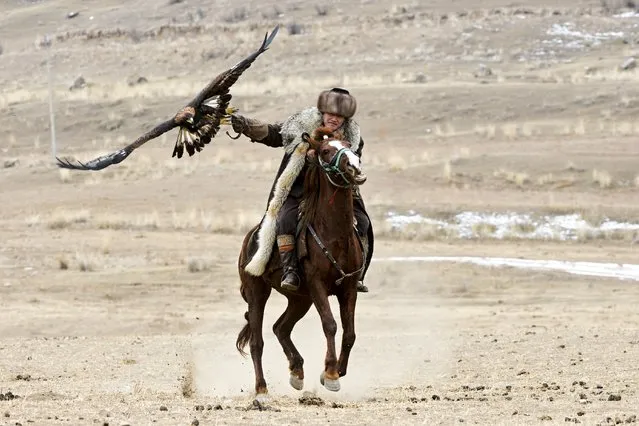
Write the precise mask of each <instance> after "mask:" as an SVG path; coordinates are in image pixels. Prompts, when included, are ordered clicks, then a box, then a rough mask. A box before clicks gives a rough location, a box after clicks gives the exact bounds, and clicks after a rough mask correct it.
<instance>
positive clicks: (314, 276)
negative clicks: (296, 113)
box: [236, 127, 366, 401]
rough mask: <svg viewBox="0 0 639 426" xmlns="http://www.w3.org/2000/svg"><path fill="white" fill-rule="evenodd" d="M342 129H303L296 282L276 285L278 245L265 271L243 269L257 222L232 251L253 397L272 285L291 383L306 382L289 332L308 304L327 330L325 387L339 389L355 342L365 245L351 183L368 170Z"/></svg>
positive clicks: (261, 389) (261, 385)
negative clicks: (335, 307)
mask: <svg viewBox="0 0 639 426" xmlns="http://www.w3.org/2000/svg"><path fill="white" fill-rule="evenodd" d="M340 137H341V135H340V134H339V133H333V132H331V131H330V129H328V128H325V127H320V128H318V129H316V130H315V132H313V136H312V137H311V136H310V135H308V133H304V134H303V136H302V140H303V141H304V142H306V143H308V144H309V150H308V152H307V158H306V162H307V172H306V176H305V180H304V196H303V198H302V202H301V203H300V220H299V223H300V225H299V226H298V229H299V235H298V237H297V238H296V244H297V247H298V257H300V275H301V278H302V284H301V285H300V289H299V290H297V291H296V292H290V291H288V290H285V289H282V288H281V286H280V281H281V276H282V268H281V265H280V260H279V253H278V252H277V250H276V249H274V250H273V252H272V253H271V257H270V260H269V263H268V266H267V268H266V271H265V272H264V274H262V275H261V276H253V275H250V274H248V273H247V272H246V271H244V269H243V265H245V264H246V263H247V262H248V260H250V259H248V252H249V251H248V247H249V242H250V240H251V235H252V234H253V232H255V231H256V230H257V229H258V227H259V225H257V226H256V227H254V228H253V229H251V230H250V231H249V232H248V233H247V234H246V236H245V238H244V241H243V244H242V249H241V251H240V255H239V259H238V270H239V275H240V281H241V286H240V293H241V295H242V298H243V299H244V301H245V302H246V303H247V304H248V311H247V312H246V313H245V314H244V318H245V319H246V321H247V323H246V325H245V326H244V328H243V329H242V330H241V331H240V333H239V334H238V337H237V341H236V348H237V350H238V351H239V352H240V353H241V354H242V355H243V356H247V354H246V353H245V352H244V348H245V347H246V345H247V344H248V345H249V347H250V353H251V358H252V361H253V369H254V373H255V396H256V400H257V401H265V400H267V394H268V389H267V385H266V380H265V378H264V371H263V369H262V353H263V349H264V340H263V335H262V325H263V320H264V309H265V306H266V302H267V300H268V298H269V296H270V294H271V289H275V290H276V291H277V292H279V293H280V294H282V295H284V296H285V297H286V298H287V299H288V305H287V307H286V310H285V311H284V313H283V314H282V315H281V316H280V317H279V319H278V320H277V321H276V322H275V324H274V325H273V332H274V334H275V336H276V337H277V339H278V341H279V343H280V345H281V346H282V349H283V350H284V354H285V355H286V357H287V359H288V363H289V372H290V378H289V383H290V385H291V386H292V387H293V388H295V389H297V390H302V389H303V387H304V368H303V365H304V359H303V358H302V356H301V355H300V353H299V351H298V350H297V348H296V347H295V345H294V344H293V342H292V340H291V332H292V331H293V328H294V327H295V324H296V323H297V322H298V321H299V320H300V319H302V318H303V317H304V315H306V313H307V312H308V311H309V309H310V308H311V306H313V305H315V308H316V309H317V311H318V313H319V316H320V318H321V323H322V328H323V331H324V335H325V337H326V349H327V350H326V356H325V360H324V370H323V371H322V373H321V375H320V383H321V384H322V385H323V386H324V387H325V388H326V389H328V390H329V391H333V392H337V391H339V390H340V382H339V378H340V377H343V376H345V375H346V371H347V367H348V360H349V356H350V352H351V349H352V348H353V345H354V343H355V305H356V303H357V287H356V286H357V280H358V277H359V273H360V272H361V271H362V269H363V268H364V252H363V249H362V246H361V245H360V241H359V239H358V237H357V233H356V231H355V227H354V214H353V189H354V186H355V185H362V184H363V183H364V182H365V181H366V175H365V174H364V173H362V170H361V167H360V162H359V157H357V156H356V155H355V154H354V153H353V151H351V149H350V147H349V144H348V143H347V142H344V141H342V140H340ZM333 295H334V296H336V297H337V300H338V301H339V310H340V318H341V322H342V344H341V350H340V355H339V359H338V358H337V355H336V348H335V334H336V333H337V323H336V321H335V318H334V316H333V313H332V312H331V306H330V303H329V296H333Z"/></svg>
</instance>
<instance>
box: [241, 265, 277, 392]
mask: <svg viewBox="0 0 639 426" xmlns="http://www.w3.org/2000/svg"><path fill="white" fill-rule="evenodd" d="M244 279H246V280H247V282H246V285H245V286H244V291H245V296H246V301H247V302H248V315H247V320H248V324H247V326H248V330H249V334H250V340H249V342H248V343H249V347H250V350H251V359H252V360H253V369H254V371H255V395H256V399H257V400H258V401H259V400H260V399H264V398H265V397H266V394H267V393H268V390H267V387H266V380H265V379H264V370H263V368H262V353H263V351H264V338H263V336H262V325H263V323H264V308H265V306H266V301H267V300H268V298H269V296H270V294H271V286H270V285H268V284H267V283H266V282H265V281H264V280H262V279H260V278H255V277H248V276H247V277H244ZM260 402H261V401H260Z"/></svg>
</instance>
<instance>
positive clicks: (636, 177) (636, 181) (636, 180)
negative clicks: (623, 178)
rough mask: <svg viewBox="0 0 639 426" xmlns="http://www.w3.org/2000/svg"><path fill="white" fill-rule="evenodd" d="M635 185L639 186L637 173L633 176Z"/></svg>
mask: <svg viewBox="0 0 639 426" xmlns="http://www.w3.org/2000/svg"><path fill="white" fill-rule="evenodd" d="M635 186H636V187H637V188H639V175H637V176H635Z"/></svg>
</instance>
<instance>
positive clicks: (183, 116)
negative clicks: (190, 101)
mask: <svg viewBox="0 0 639 426" xmlns="http://www.w3.org/2000/svg"><path fill="white" fill-rule="evenodd" d="M194 118H195V108H193V107H190V106H187V107H184V108H182V109H181V110H180V112H178V113H177V114H176V115H175V122H176V123H177V124H188V125H191V126H192V125H193V124H194Z"/></svg>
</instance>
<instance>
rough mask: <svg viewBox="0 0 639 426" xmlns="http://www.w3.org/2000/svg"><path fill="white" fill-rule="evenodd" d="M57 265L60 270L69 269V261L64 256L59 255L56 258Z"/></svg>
mask: <svg viewBox="0 0 639 426" xmlns="http://www.w3.org/2000/svg"><path fill="white" fill-rule="evenodd" d="M58 266H59V267H60V269H61V270H63V271H66V270H67V269H69V261H68V260H67V258H66V257H61V258H59V259H58Z"/></svg>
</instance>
